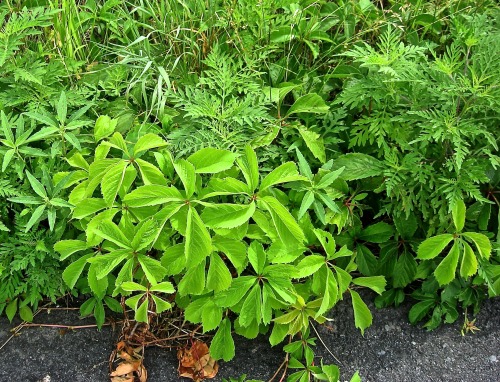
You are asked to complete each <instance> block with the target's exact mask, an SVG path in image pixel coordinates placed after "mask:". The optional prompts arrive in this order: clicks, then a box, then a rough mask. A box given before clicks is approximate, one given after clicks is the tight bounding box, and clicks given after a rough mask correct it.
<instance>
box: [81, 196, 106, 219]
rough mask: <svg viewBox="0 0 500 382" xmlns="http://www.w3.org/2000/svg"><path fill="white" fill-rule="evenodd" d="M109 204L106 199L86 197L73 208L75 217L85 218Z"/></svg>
mask: <svg viewBox="0 0 500 382" xmlns="http://www.w3.org/2000/svg"><path fill="white" fill-rule="evenodd" d="M106 206H107V204H106V202H105V201H104V199H98V198H86V199H84V200H82V201H81V202H80V203H78V204H77V205H76V206H75V209H74V210H73V218H75V219H83V218H85V217H87V216H89V215H93V214H95V213H96V212H98V211H100V210H103V209H105V208H106Z"/></svg>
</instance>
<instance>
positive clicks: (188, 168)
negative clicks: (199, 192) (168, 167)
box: [174, 159, 196, 199]
mask: <svg viewBox="0 0 500 382" xmlns="http://www.w3.org/2000/svg"><path fill="white" fill-rule="evenodd" d="M174 168H175V172H176V173H177V175H179V178H180V179H181V182H182V184H183V185H184V189H185V190H186V197H187V198H188V199H189V198H191V196H193V194H194V191H195V188H196V174H195V170H194V166H193V165H192V164H191V163H189V162H188V161H187V160H185V159H180V160H178V161H176V162H175V163H174Z"/></svg>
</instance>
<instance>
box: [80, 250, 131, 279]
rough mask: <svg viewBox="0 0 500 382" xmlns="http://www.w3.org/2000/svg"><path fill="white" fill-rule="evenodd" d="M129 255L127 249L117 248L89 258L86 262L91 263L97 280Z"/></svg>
mask: <svg viewBox="0 0 500 382" xmlns="http://www.w3.org/2000/svg"><path fill="white" fill-rule="evenodd" d="M130 255H131V253H130V251H129V250H128V249H118V250H116V251H112V252H109V253H107V254H105V255H98V256H94V257H92V258H89V259H88V261H87V262H89V263H91V264H93V267H94V268H95V270H96V277H97V279H98V280H100V279H102V278H103V277H106V276H107V275H108V274H109V273H111V271H112V270H113V269H115V268H116V267H117V266H118V265H119V264H120V263H121V262H122V261H123V260H125V259H126V258H127V257H129V256H130Z"/></svg>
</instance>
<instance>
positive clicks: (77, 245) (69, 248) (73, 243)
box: [54, 240, 88, 261]
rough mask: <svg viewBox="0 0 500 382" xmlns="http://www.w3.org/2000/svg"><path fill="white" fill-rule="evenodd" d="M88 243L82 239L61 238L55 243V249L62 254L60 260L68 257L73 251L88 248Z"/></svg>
mask: <svg viewBox="0 0 500 382" xmlns="http://www.w3.org/2000/svg"><path fill="white" fill-rule="evenodd" d="M87 248H88V246H87V243H86V242H84V241H82V240H61V241H58V242H57V243H55V244H54V250H55V251H57V252H59V253H60V254H61V257H60V258H59V260H60V261H63V260H65V259H67V258H68V257H69V256H71V255H72V254H73V253H75V252H78V251H84V250H85V249H87Z"/></svg>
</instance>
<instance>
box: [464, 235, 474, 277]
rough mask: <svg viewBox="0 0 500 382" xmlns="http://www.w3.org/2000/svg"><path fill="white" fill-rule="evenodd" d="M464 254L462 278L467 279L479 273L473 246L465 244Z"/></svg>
mask: <svg viewBox="0 0 500 382" xmlns="http://www.w3.org/2000/svg"><path fill="white" fill-rule="evenodd" d="M463 246H464V253H463V254H462V263H461V264H460V276H462V277H464V278H467V277H470V276H472V275H474V274H475V273H476V272H477V258H476V255H475V254H474V251H473V250H472V248H471V246H470V245H469V244H468V243H466V242H465V241H464V242H463Z"/></svg>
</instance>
